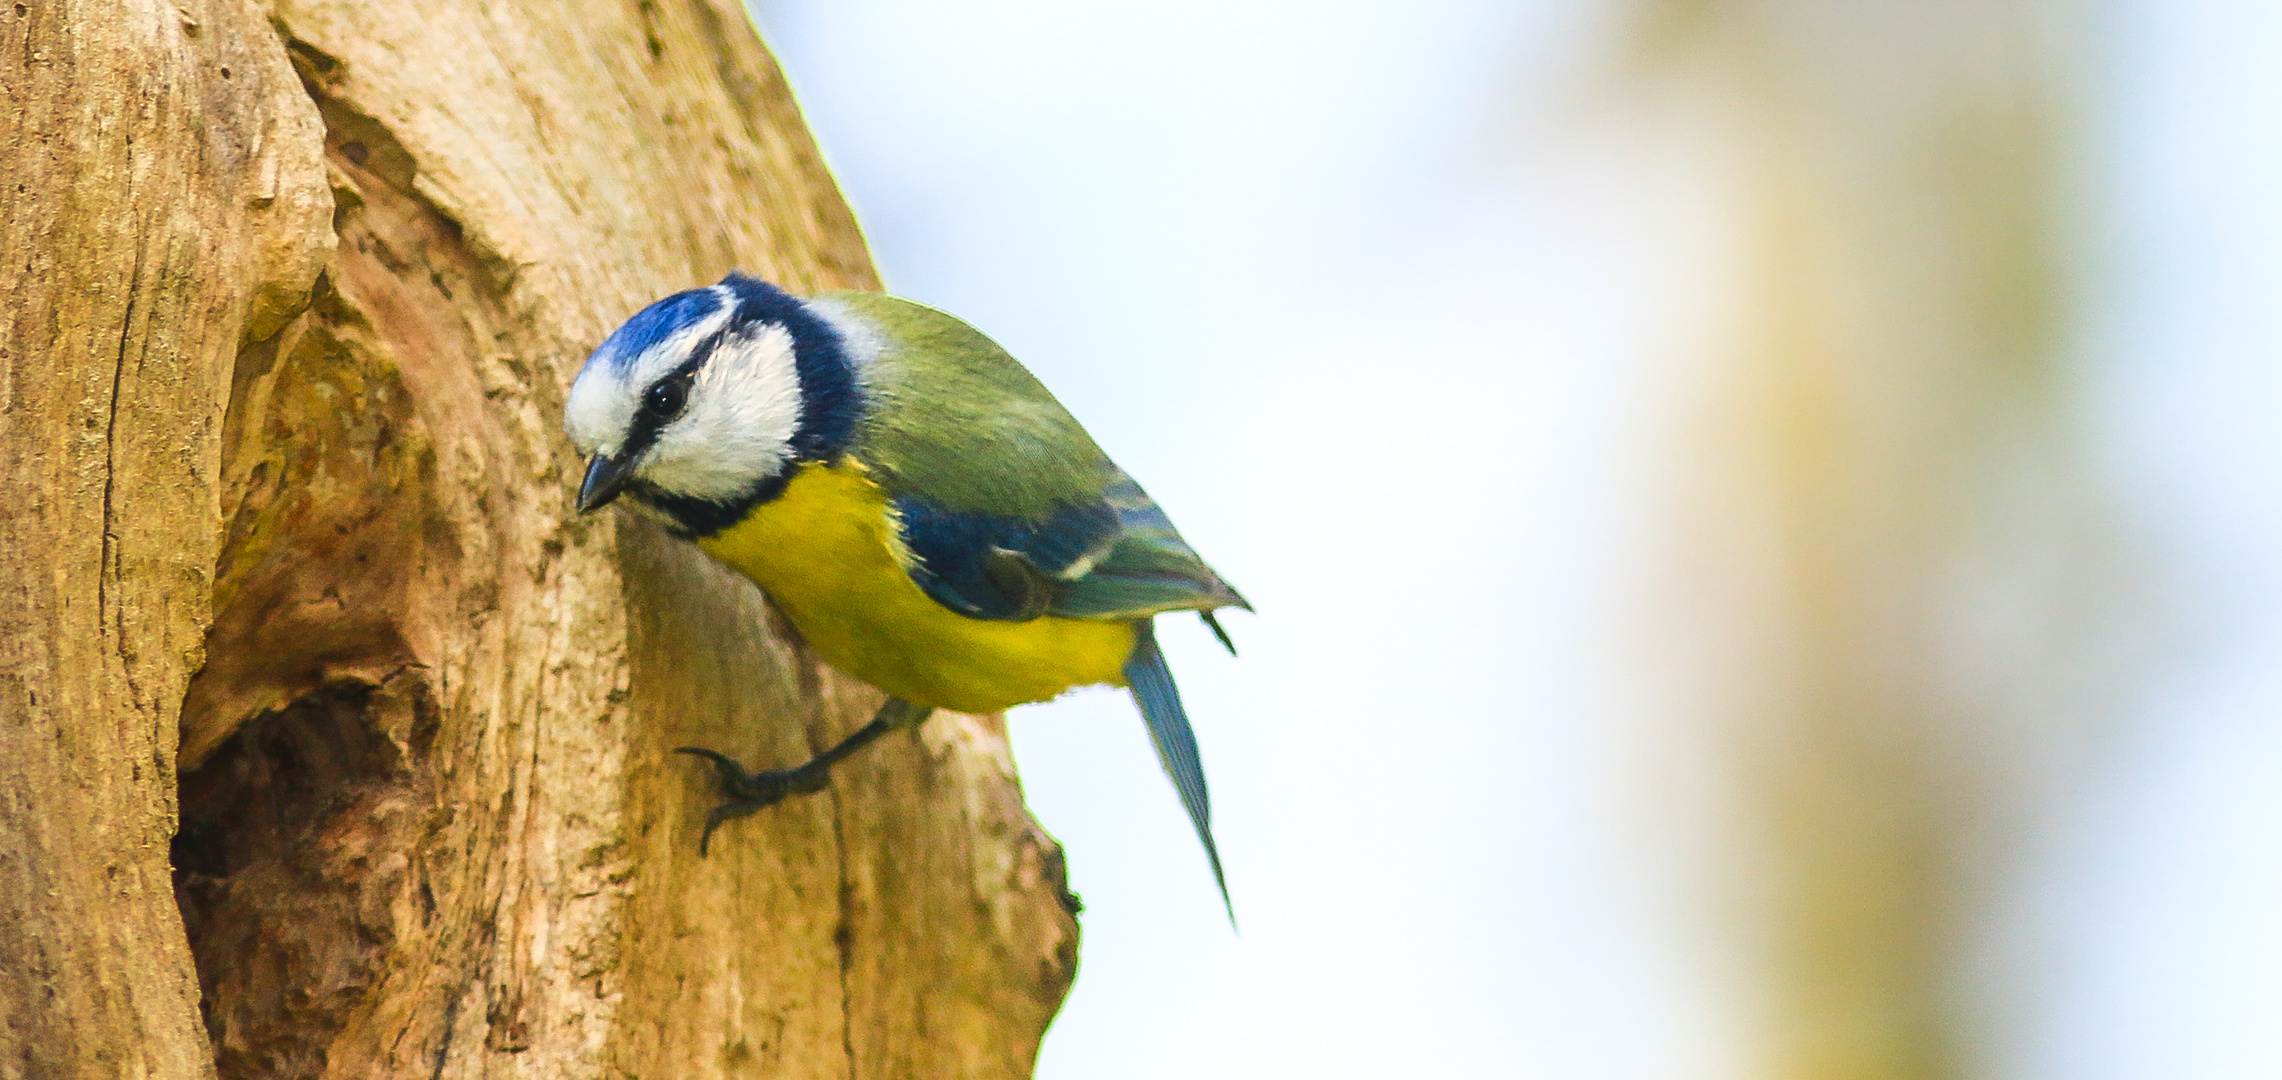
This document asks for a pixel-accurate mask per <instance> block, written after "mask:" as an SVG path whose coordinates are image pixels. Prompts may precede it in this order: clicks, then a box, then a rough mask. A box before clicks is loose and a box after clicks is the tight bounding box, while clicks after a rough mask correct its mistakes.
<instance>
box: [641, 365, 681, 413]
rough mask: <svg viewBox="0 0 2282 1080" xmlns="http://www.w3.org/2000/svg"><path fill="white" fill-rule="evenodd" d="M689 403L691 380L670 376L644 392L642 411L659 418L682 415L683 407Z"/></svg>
mask: <svg viewBox="0 0 2282 1080" xmlns="http://www.w3.org/2000/svg"><path fill="white" fill-rule="evenodd" d="M688 403H689V380H687V379H680V378H675V377H672V376H668V377H666V378H664V379H660V380H658V381H657V382H656V383H654V384H652V385H651V387H650V388H649V389H648V390H645V391H643V392H642V411H643V412H646V413H649V414H650V415H652V416H655V417H658V418H659V419H671V418H673V417H675V416H679V415H681V407H682V406H683V405H686V404H688Z"/></svg>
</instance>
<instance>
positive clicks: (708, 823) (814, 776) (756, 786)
mask: <svg viewBox="0 0 2282 1080" xmlns="http://www.w3.org/2000/svg"><path fill="white" fill-rule="evenodd" d="M674 753H677V754H688V755H690V756H691V757H701V758H704V759H706V760H707V761H710V762H712V763H713V771H714V772H716V773H718V774H719V775H720V777H721V796H722V802H721V805H719V806H716V807H714V808H713V812H712V813H709V814H707V815H705V831H704V832H703V833H701V834H699V836H698V839H697V854H698V856H699V857H700V858H703V857H704V856H705V854H706V852H707V851H708V850H710V849H711V847H712V845H713V830H715V829H718V828H720V827H721V823H722V822H724V821H729V820H732V819H735V818H741V817H744V816H745V815H747V814H750V813H753V812H754V811H756V810H760V809H762V808H764V807H768V806H773V805H775V804H777V803H780V802H783V801H784V800H785V798H786V797H787V796H791V795H809V794H813V793H815V792H819V791H822V790H824V786H825V785H826V784H828V783H830V782H831V780H832V776H831V770H830V769H828V768H822V767H819V766H818V764H817V763H816V762H813V761H812V762H809V763H808V764H806V765H802V766H799V767H798V768H792V769H768V770H764V771H761V772H754V773H749V772H746V771H745V766H744V764H743V763H741V762H739V761H738V760H737V759H736V758H733V757H730V756H729V755H727V754H723V753H720V752H718V751H714V750H707V749H705V748H704V747H702V746H677V747H674Z"/></svg>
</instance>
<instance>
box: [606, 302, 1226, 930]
mask: <svg viewBox="0 0 2282 1080" xmlns="http://www.w3.org/2000/svg"><path fill="white" fill-rule="evenodd" d="M565 413H566V415H565V423H564V426H565V428H566V430H567V431H568V432H569V434H570V437H571V441H572V442H574V443H576V444H577V446H578V448H579V451H580V452H581V453H583V454H585V455H587V456H588V458H589V464H588V466H587V470H586V480H585V483H584V484H583V485H582V486H581V487H580V488H579V493H578V508H579V510H580V511H582V512H585V511H592V510H595V509H597V508H600V507H602V506H603V505H605V504H607V503H610V502H611V501H612V500H614V499H617V498H618V497H620V496H624V497H625V500H626V503H628V504H631V505H632V507H633V508H634V509H635V510H637V511H638V512H640V513H642V514H644V515H645V516H648V517H650V518H652V519H654V520H655V521H657V522H658V523H659V524H660V525H662V526H663V527H664V528H665V529H666V530H667V531H669V532H671V533H672V534H674V535H675V536H678V537H681V538H683V539H686V540H690V541H693V542H695V543H696V544H697V546H698V547H700V548H702V549H703V550H704V551H705V552H706V553H707V554H709V555H711V556H713V557H714V558H716V559H718V560H720V561H721V562H723V563H725V564H727V565H728V566H730V567H731V568H733V569H735V570H736V571H738V572H739V573H742V574H744V575H745V576H746V577H749V578H751V579H752V580H753V581H754V582H755V583H757V584H758V585H759V586H760V587H761V589H762V590H763V591H764V592H766V593H767V594H768V596H769V599H770V600H771V601H773V602H774V603H775V604H776V606H777V608H778V610H780V611H782V612H783V613H784V614H785V616H786V617H787V618H790V619H791V620H792V622H793V625H795V626H797V627H799V628H800V632H801V634H802V635H803V636H804V637H806V638H807V639H808V642H809V644H810V646H811V647H813V648H814V649H815V650H816V652H817V654H818V655H819V656H821V657H823V658H824V660H826V661H827V662H829V663H830V664H831V665H832V666H833V667H835V668H838V669H839V670H841V671H843V672H846V673H848V674H850V675H853V676H855V677H857V678H859V679H862V680H864V681H866V682H869V683H871V684H872V685H874V686H876V687H878V688H880V689H881V690H884V691H886V692H887V693H888V695H889V697H888V700H887V703H886V704H885V705H884V706H882V707H881V709H880V711H879V713H878V715H877V716H875V717H874V718H873V719H872V721H871V722H870V723H869V724H867V725H865V726H864V727H863V728H861V729H859V730H858V731H856V732H855V733H854V734H852V735H849V736H848V737H847V738H846V739H844V740H842V741H841V742H840V743H839V744H838V745H835V746H833V747H832V748H831V749H829V750H826V751H824V752H823V753H821V754H818V755H817V756H816V757H815V758H813V759H812V760H810V761H808V762H807V763H805V764H802V765H799V766H797V767H794V768H789V769H778V770H764V771H761V772H747V771H746V770H745V768H744V766H743V765H741V764H740V763H738V762H737V761H736V760H735V759H733V758H731V757H728V756H726V755H724V754H720V753H717V752H714V751H712V750H707V749H703V748H699V747H682V748H680V750H679V752H681V753H686V754H694V755H698V756H700V757H703V758H705V759H708V760H710V761H711V762H712V763H713V765H714V766H715V769H716V771H717V773H718V777H719V781H720V784H721V788H722V793H723V796H724V801H723V802H722V803H721V805H720V806H718V807H716V808H715V809H714V810H713V812H712V814H711V815H709V816H708V818H707V819H706V822H705V832H704V835H703V837H702V838H701V839H700V841H699V845H700V851H703V850H704V848H705V846H706V845H708V844H710V842H711V840H712V836H713V831H714V830H715V829H716V828H718V827H719V826H720V825H721V823H722V822H724V821H727V820H729V819H732V818H736V817H741V816H744V815H746V814H750V813H752V812H754V811H755V810H758V809H760V808H762V807H765V806H768V805H770V804H772V803H775V802H777V801H779V800H781V799H784V798H785V797H787V796H789V795H792V794H796V793H802V792H814V791H818V790H821V789H822V788H823V787H824V785H825V782H826V779H827V773H828V772H829V770H830V769H831V768H832V766H833V765H834V764H836V763H837V762H839V761H841V760H843V759H845V758H847V757H848V756H849V755H850V754H853V753H855V752H856V751H857V750H859V749H861V748H862V747H863V746H865V745H866V744H868V743H870V742H872V741H873V740H875V739H877V738H879V737H880V736H882V735H885V734H887V733H888V732H891V731H896V730H900V729H904V728H909V727H913V726H915V725H917V724H918V723H920V722H921V721H922V720H924V719H926V717H927V715H928V714H929V713H930V712H932V711H933V710H935V709H952V710H957V711H959V712H973V713H981V712H997V711H999V710H1002V709H1006V708H1009V707H1011V706H1015V705H1021V704H1024V703H1027V702H1034V701H1045V700H1047V699H1049V698H1052V697H1055V696H1056V695H1059V694H1061V693H1062V692H1064V691H1066V690H1069V689H1071V688H1073V687H1079V686H1091V685H1096V684H1107V685H1111V686H1124V687H1128V688H1130V689H1131V691H1132V694H1133V699H1134V701H1135V702H1136V703H1137V704H1138V705H1139V706H1140V710H1141V716H1142V719H1143V720H1144V721H1145V722H1146V723H1147V726H1148V729H1149V735H1150V738H1151V740H1152V741H1153V742H1154V743H1155V745H1156V748H1157V755H1158V758H1159V760H1160V761H1161V762H1162V763H1163V765H1164V767H1165V772H1166V773H1167V774H1168V775H1170V776H1171V777H1172V780H1173V786H1174V788H1175V789H1176V790H1177V791H1178V792H1179V793H1180V799H1181V804H1182V805H1183V806H1184V807H1185V808H1186V809H1187V810H1188V815H1189V820H1190V822H1191V823H1193V824H1194V825H1195V826H1196V833H1197V837H1198V839H1199V840H1201V841H1203V843H1204V850H1205V855H1206V856H1207V858H1209V859H1210V860H1211V862H1212V874H1213V879H1214V881H1215V882H1216V883H1217V884H1219V886H1220V893H1221V899H1222V901H1223V902H1224V903H1226V902H1227V898H1228V885H1227V881H1226V879H1225V877H1224V876H1223V875H1222V873H1221V869H1220V854H1219V852H1218V850H1217V849H1216V848H1215V847H1214V845H1213V841H1212V812H1211V806H1210V803H1209V801H1208V799H1207V797H1206V794H1205V785H1204V770H1203V767H1202V765H1201V764H1200V763H1199V761H1198V759H1197V749H1196V739H1195V736H1194V735H1193V734H1191V732H1190V730H1189V722H1188V717H1187V715H1186V714H1185V713H1184V712H1183V710H1182V708H1181V699H1180V695H1179V693H1178V691H1176V690H1175V689H1174V686H1173V676H1172V672H1171V671H1170V670H1168V669H1167V667H1166V666H1165V657H1164V654H1163V653H1162V652H1161V651H1159V650H1158V647H1157V640H1156V635H1155V632H1154V629H1153V625H1152V620H1153V619H1154V618H1155V617H1156V616H1157V615H1160V614H1163V613H1165V612H1172V611H1194V612H1197V613H1199V614H1200V615H1202V616H1203V618H1204V620H1205V621H1206V623H1207V624H1208V625H1210V626H1211V628H1212V630H1213V633H1214V634H1215V635H1216V636H1218V637H1219V638H1220V640H1221V643H1222V644H1223V645H1227V644H1228V636H1227V634H1226V633H1225V632H1224V631H1222V630H1221V627H1220V624H1219V623H1218V622H1217V621H1216V620H1214V618H1213V615H1212V612H1213V611H1214V609H1216V608H1223V607H1240V608H1245V609H1246V610H1250V605H1248V604H1246V603H1245V602H1244V598H1243V597H1242V596H1240V595H1238V594H1237V592H1236V590H1235V589H1233V588H1231V587H1229V585H1228V583H1227V582H1225V581H1222V580H1221V578H1220V575H1219V574H1216V573H1214V572H1213V570H1212V568H1211V567H1210V566H1207V565H1205V562H1204V560H1203V559H1202V558H1200V557H1199V556H1198V555H1197V553H1196V552H1195V551H1194V550H1193V549H1191V548H1190V547H1189V545H1188V544H1187V543H1186V542H1184V541H1183V540H1182V539H1181V536H1180V533H1179V532H1177V531H1175V530H1174V528H1173V523H1172V521H1171V520H1169V519H1168V518H1167V517H1166V516H1165V512H1164V511H1163V510H1161V509H1158V507H1157V504H1156V503H1155V502H1153V501H1151V500H1150V498H1149V496H1148V495H1147V494H1146V493H1144V492H1143V491H1142V490H1141V486H1140V485H1139V484H1136V483H1134V482H1133V478H1132V477H1129V476H1127V475H1126V474H1125V471H1124V470H1123V469H1120V468H1118V467H1117V465H1116V463H1115V462H1112V461H1111V460H1110V459H1109V456H1108V455H1106V454H1104V453H1102V451H1101V448H1100V447H1099V446H1096V445H1094V441H1093V438H1092V437H1091V436H1089V435H1087V434H1086V431H1085V429H1084V428H1082V427H1080V426H1078V422H1077V420H1076V419H1074V418H1072V417H1071V416H1070V414H1069V412H1068V411H1067V410H1065V409H1063V408H1062V406H1061V403H1059V402H1057V401H1055V400H1054V396H1053V395H1052V394H1050V393H1048V392H1047V390H1046V388H1045V386H1043V385H1041V384H1040V383H1039V382H1038V380H1037V378H1036V377H1034V376H1032V375H1031V374H1030V372H1029V371H1028V370H1027V369H1025V368H1024V367H1023V366H1022V365H1021V364H1020V363H1017V362H1016V361H1015V359H1014V358H1013V357H1011V356H1008V355H1007V354H1006V352H1005V350H1003V349H1001V348H999V347H998V345H997V344H996V343H994V342H992V341H991V340H990V339H989V338H987V337H984V336H983V335H982V334H981V333H980V332H979V331H977V330H975V329H974V328H973V327H970V326H968V325H967V324H966V323H963V322H960V321H959V320H958V319H955V318H952V317H951V316H949V315H946V314H944V313H942V312H940V311H936V310H934V309H932V308H928V307H923V306H921V305H919V304H915V303H911V302H910V301H906V300H897V299H894V298H892V297H887V296H880V295H876V294H872V293H855V292H832V293H824V294H822V295H819V296H816V297H812V298H809V299H805V300H803V299H800V298H798V297H794V296H791V295H789V294H787V293H785V292H783V291H781V290H779V289H777V288H776V287H774V286H771V285H769V284H767V283H766V282H762V281H758V280H755V279H753V278H750V277H746V276H744V275H741V274H731V275H729V276H728V277H727V278H724V279H723V280H722V281H721V283H720V284H718V285H713V286H710V287H707V288H701V289H691V290H689V291H687V292H681V293H676V294H674V295H672V296H669V297H666V298H665V299H663V300H660V301H658V302H657V303H654V304H651V305H650V306H649V307H647V308H644V309H642V311H641V312H640V313H638V314H636V315H635V316H634V317H633V318H631V319H628V320H627V321H626V324H625V325H624V326H621V327H619V328H618V330H617V331H616V332H614V333H612V334H611V335H610V337H609V338H608V339H607V340H605V341H604V342H603V343H602V345H601V347H600V348H597V349H596V350H595V351H594V355H593V356H592V357H590V358H589V359H588V360H587V362H586V367H585V368H584V369H583V370H582V371H580V372H579V376H578V380H577V382H576V383H574V384H573V385H572V387H571V392H570V399H569V402H568V406H567V408H566V410H565ZM1230 651H1231V652H1233V651H1234V648H1233V647H1232V646H1231V647H1230Z"/></svg>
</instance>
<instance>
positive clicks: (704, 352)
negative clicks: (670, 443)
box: [618, 328, 728, 458]
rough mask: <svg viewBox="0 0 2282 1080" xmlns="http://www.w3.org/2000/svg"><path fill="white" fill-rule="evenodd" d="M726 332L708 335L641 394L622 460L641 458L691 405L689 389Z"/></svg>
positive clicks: (627, 434)
mask: <svg viewBox="0 0 2282 1080" xmlns="http://www.w3.org/2000/svg"><path fill="white" fill-rule="evenodd" d="M727 332H728V331H727V329H726V328H724V329H722V330H719V331H715V332H714V333H711V334H707V335H706V336H705V338H704V340H702V341H699V342H698V343H697V347H696V348H693V349H691V350H690V351H689V359H687V360H684V361H682V362H681V363H679V364H677V365H675V366H674V369H673V370H672V371H669V372H666V373H665V374H664V375H662V376H660V377H659V378H658V381H656V382H654V383H651V384H650V387H649V389H647V390H644V391H642V401H641V404H640V405H638V406H636V407H635V410H634V422H633V424H631V425H630V426H628V427H627V429H626V445H625V446H624V447H623V448H621V449H620V450H619V451H618V454H619V456H620V457H624V458H631V457H639V456H640V455H641V454H642V453H643V452H644V451H646V450H648V449H649V448H650V446H651V444H653V443H655V442H657V441H658V433H659V432H660V431H663V430H665V426H666V425H667V424H670V423H672V422H673V421H674V418H675V417H678V416H680V415H681V412H682V410H683V409H685V408H687V407H688V406H689V390H690V387H691V386H692V385H694V384H695V383H696V382H697V372H698V370H699V369H700V368H703V367H704V366H705V362H706V361H707V360H710V359H712V357H713V350H714V349H715V348H717V347H719V345H720V344H721V335H722V334H725V333H727Z"/></svg>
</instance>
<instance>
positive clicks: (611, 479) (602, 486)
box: [578, 454, 634, 514]
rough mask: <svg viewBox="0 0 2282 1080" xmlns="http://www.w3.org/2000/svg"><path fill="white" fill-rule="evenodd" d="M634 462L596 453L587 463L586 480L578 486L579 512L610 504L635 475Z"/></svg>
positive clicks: (590, 510) (583, 512) (597, 508)
mask: <svg viewBox="0 0 2282 1080" xmlns="http://www.w3.org/2000/svg"><path fill="white" fill-rule="evenodd" d="M633 473H634V469H633V462H632V461H631V460H621V459H619V458H614V457H611V456H610V455H608V454H596V455H594V460H592V461H589V462H587V463H586V482H585V483H583V484H580V485H579V486H578V512H579V513H581V514H585V513H590V512H592V511H595V510H599V509H601V508H603V507H605V506H608V505H610V500H612V499H615V498H617V497H618V493H619V492H620V491H621V490H624V488H625V487H626V481H627V480H628V479H630V478H631V477H632V476H633Z"/></svg>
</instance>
